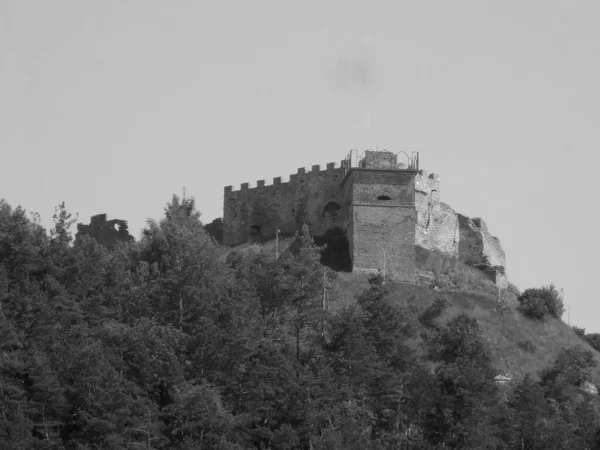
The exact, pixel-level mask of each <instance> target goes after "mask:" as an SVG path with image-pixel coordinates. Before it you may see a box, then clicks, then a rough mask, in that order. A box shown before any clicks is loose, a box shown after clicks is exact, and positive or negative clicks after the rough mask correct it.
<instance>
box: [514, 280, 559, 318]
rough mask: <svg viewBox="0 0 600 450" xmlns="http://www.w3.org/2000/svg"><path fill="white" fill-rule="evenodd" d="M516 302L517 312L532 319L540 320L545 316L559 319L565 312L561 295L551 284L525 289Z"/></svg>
mask: <svg viewBox="0 0 600 450" xmlns="http://www.w3.org/2000/svg"><path fill="white" fill-rule="evenodd" d="M518 300H519V306H518V308H517V309H518V311H519V312H520V313H521V314H523V315H525V316H528V317H531V318H532V319H538V320H542V319H544V318H545V317H546V316H551V317H554V318H555V319H560V318H561V317H562V315H563V313H564V312H565V307H564V304H563V299H562V294H561V293H560V292H559V291H558V290H557V289H556V288H555V287H554V285H553V284H550V285H548V286H543V287H542V288H531V289H527V290H525V292H523V294H521V295H520V296H519V297H518Z"/></svg>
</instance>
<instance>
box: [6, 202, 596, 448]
mask: <svg viewBox="0 0 600 450" xmlns="http://www.w3.org/2000/svg"><path fill="white" fill-rule="evenodd" d="M199 216H200V214H199V212H198V211H197V210H196V208H195V202H194V200H193V199H190V198H184V199H179V198H178V197H176V196H174V197H173V199H172V201H171V202H170V203H168V204H167V206H166V208H165V212H164V217H163V218H161V219H160V220H150V221H148V226H147V228H146V229H145V230H144V232H143V235H142V238H141V239H140V241H139V242H132V241H130V240H123V241H118V242H107V241H106V240H103V239H102V236H100V239H99V238H98V236H94V234H93V233H91V234H83V235H80V236H78V237H77V239H73V235H72V234H71V232H70V231H69V228H70V226H71V225H72V224H73V222H74V220H73V219H72V217H71V215H70V214H69V213H68V212H67V211H66V209H65V207H64V204H61V205H59V207H58V208H57V210H56V214H55V216H54V227H53V228H52V229H51V230H50V232H49V233H48V232H47V231H46V230H45V229H43V228H42V227H41V225H40V224H39V222H38V221H36V220H35V218H36V216H34V218H33V220H30V219H29V218H28V216H27V214H26V212H25V210H23V209H22V208H20V207H17V208H14V209H13V208H12V207H11V206H10V205H9V204H8V203H6V202H4V201H0V448H2V449H15V450H20V449H28V448H52V449H65V450H66V449H81V450H86V449H87V450H92V449H115V450H116V449H133V448H149V449H180V450H191V449H196V448H211V449H222V450H242V449H288V450H292V449H306V450H308V449H314V450H317V449H318V450H330V449H331V450H334V449H340V450H341V449H356V450H358V449H372V450H379V449H382V450H383V449H400V448H401V449H405V448H406V449H413V450H414V449H423V450H426V449H432V450H433V449H441V448H454V449H475V448H477V449H482V448H486V449H498V450H506V449H515V450H516V449H521V450H522V449H524V448H525V449H545V448H556V449H563V448H569V449H591V448H599V446H600V398H599V397H598V395H595V394H594V389H593V388H594V386H592V385H591V384H590V382H596V383H597V382H598V372H597V367H598V354H597V353H596V352H595V351H592V350H590V348H589V347H588V346H587V344H585V343H584V342H583V341H582V340H580V339H579V338H578V337H577V335H576V334H575V333H574V332H573V331H572V330H571V329H570V328H569V327H568V326H566V325H565V324H564V323H562V322H561V321H560V320H556V319H547V320H545V321H543V322H541V321H532V320H530V319H526V318H524V317H522V316H520V315H519V313H518V311H517V310H516V308H515V307H516V302H517V296H518V290H517V289H516V288H515V287H514V286H513V287H510V288H509V289H506V291H501V292H498V291H497V288H496V287H495V286H494V285H493V284H492V283H491V282H490V280H489V279H487V278H486V277H485V276H484V275H483V273H481V272H478V271H477V270H475V269H473V268H471V267H467V266H464V265H462V264H461V263H460V262H458V261H456V260H454V259H452V258H448V257H446V256H444V255H443V254H438V253H431V252H427V251H424V250H423V249H417V259H418V261H419V277H418V283H417V284H403V283H398V282H395V281H393V280H390V279H387V280H386V279H385V277H384V276H383V274H371V276H367V275H364V274H358V273H349V272H343V271H340V272H335V271H334V270H332V269H331V268H329V267H327V266H324V265H323V264H322V262H326V263H328V264H330V265H333V266H335V267H338V268H340V267H345V265H344V264H339V261H336V258H345V256H344V255H343V253H344V251H343V247H342V246H340V247H338V248H337V249H336V251H329V252H327V253H325V252H322V251H321V250H322V249H321V248H320V247H319V246H318V245H316V244H315V242H314V240H313V239H312V238H311V236H310V233H309V229H308V227H307V226H305V227H303V229H302V233H301V234H299V235H297V236H295V237H294V238H291V239H289V238H282V240H281V242H280V243H279V252H276V251H275V250H276V247H275V246H274V243H273V242H267V243H265V244H263V245H260V244H251V245H242V246H239V247H235V248H225V247H222V246H220V245H219V244H218V243H217V242H216V241H215V240H214V239H213V238H211V237H210V236H209V235H208V234H207V233H206V231H205V229H204V228H203V226H202V223H201V222H200V220H199ZM277 253H278V256H279V257H278V258H276V254H277ZM526 292H528V291H526ZM534 300H535V298H534ZM532 304H533V303H532ZM555 310H556V309H555ZM577 332H578V334H582V330H577ZM596 337H597V336H591V335H590V336H586V339H587V340H589V341H590V342H592V343H595V341H594V340H593V339H596ZM594 345H595V344H594ZM502 373H510V374H511V375H512V376H513V379H512V382H508V383H502V384H501V383H500V382H499V379H498V376H499V374H502Z"/></svg>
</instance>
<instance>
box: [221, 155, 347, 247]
mask: <svg viewBox="0 0 600 450" xmlns="http://www.w3.org/2000/svg"><path fill="white" fill-rule="evenodd" d="M341 176H342V169H341V168H339V167H337V168H336V167H335V165H334V163H329V164H327V168H326V169H325V170H321V169H320V166H313V167H312V170H311V171H306V170H305V169H304V168H300V169H298V173H296V174H293V175H290V179H289V181H288V182H282V181H281V177H278V178H274V179H273V184H271V185H267V184H266V183H265V181H264V180H259V181H257V185H256V187H253V188H251V187H250V186H249V183H243V184H242V185H241V189H240V190H238V191H234V190H233V188H232V187H231V186H227V187H226V188H225V196H224V208H223V222H224V226H223V243H224V244H225V245H236V244H240V243H243V242H246V241H248V240H252V239H257V240H261V239H270V238H273V237H274V236H275V230H276V229H277V228H279V229H280V230H281V233H282V234H284V235H285V234H293V233H295V232H296V231H298V230H299V229H300V228H301V227H302V224H304V223H309V224H310V226H311V232H312V233H313V235H323V234H324V233H325V232H326V231H327V230H328V229H330V228H333V227H342V228H343V227H344V225H345V220H346V217H347V214H348V211H347V210H346V209H344V208H343V205H344V200H345V199H344V198H343V193H342V189H341V188H340V183H341Z"/></svg>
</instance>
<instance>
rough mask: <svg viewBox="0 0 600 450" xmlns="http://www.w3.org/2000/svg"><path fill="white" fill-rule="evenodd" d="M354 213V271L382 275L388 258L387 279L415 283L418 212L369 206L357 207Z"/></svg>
mask: <svg viewBox="0 0 600 450" xmlns="http://www.w3.org/2000/svg"><path fill="white" fill-rule="evenodd" d="M352 209H353V215H352V217H353V230H352V239H351V240H352V242H353V246H352V263H353V267H354V270H358V271H376V270H377V269H379V270H382V271H383V269H384V257H385V266H386V267H385V269H386V276H388V277H390V278H394V279H397V280H399V281H404V282H409V283H414V282H415V280H416V262H415V226H416V220H417V213H416V211H415V209H414V208H406V207H398V206H396V207H394V206H392V207H385V206H369V205H354V206H353V208H352ZM384 252H385V253H384Z"/></svg>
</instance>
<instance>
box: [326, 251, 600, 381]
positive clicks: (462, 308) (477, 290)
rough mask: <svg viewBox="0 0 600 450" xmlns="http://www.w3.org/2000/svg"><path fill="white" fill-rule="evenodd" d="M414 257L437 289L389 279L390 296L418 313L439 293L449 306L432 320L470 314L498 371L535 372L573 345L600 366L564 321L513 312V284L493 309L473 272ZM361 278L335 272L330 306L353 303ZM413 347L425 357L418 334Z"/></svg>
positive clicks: (421, 254)
mask: <svg viewBox="0 0 600 450" xmlns="http://www.w3.org/2000/svg"><path fill="white" fill-rule="evenodd" d="M417 260H418V266H419V269H421V270H430V271H433V272H434V273H435V277H436V280H438V281H439V283H437V284H438V290H435V289H433V288H432V287H427V286H414V285H408V284H401V283H396V282H393V281H390V282H389V286H390V288H391V297H392V300H393V301H395V302H398V304H400V305H402V306H405V307H407V308H409V309H410V310H411V311H413V312H414V313H415V314H416V315H417V316H419V315H420V314H422V313H423V312H424V311H425V310H426V309H427V308H428V307H429V306H430V305H432V303H433V301H434V300H435V298H436V296H439V295H440V294H442V295H445V296H446V298H448V299H449V300H451V306H450V307H449V308H447V309H445V310H444V312H443V313H442V315H441V316H440V317H439V318H438V319H436V320H437V322H438V323H440V324H441V323H444V322H445V321H447V320H448V319H449V318H450V317H452V316H454V315H456V314H458V313H460V312H466V313H467V314H468V315H469V316H471V317H474V318H476V319H477V320H478V321H479V323H480V325H481V327H482V329H483V332H484V336H485V338H486V340H487V342H488V344H489V348H490V351H491V353H492V356H493V358H494V362H495V366H496V367H497V368H498V369H500V370H503V371H505V372H507V373H510V374H512V375H513V376H514V377H516V378H517V379H520V378H522V377H523V376H524V375H525V374H526V373H532V374H537V373H538V371H539V370H541V369H543V368H545V367H547V366H548V365H549V364H550V363H551V362H552V360H553V359H554V357H555V355H556V353H557V351H558V350H559V349H560V348H561V347H572V346H575V345H581V346H583V347H584V348H586V349H589V350H591V351H592V352H593V353H594V356H595V358H596V360H597V361H598V363H599V366H600V354H599V353H598V352H596V351H595V350H593V349H592V348H591V347H590V346H589V345H588V344H587V343H585V342H584V341H583V340H581V339H580V338H579V337H578V336H577V335H576V334H575V333H574V332H573V330H572V329H571V327H569V326H568V325H567V324H566V323H564V322H562V321H559V320H555V319H548V320H546V321H544V322H540V321H535V320H530V319H527V318H525V317H523V316H521V315H520V314H519V313H518V312H517V311H516V306H517V295H518V291H517V289H516V288H515V287H514V286H510V287H509V289H507V290H506V291H504V292H501V302H500V307H498V304H497V300H498V290H497V288H496V287H495V286H494V285H493V284H492V283H491V282H489V281H488V280H487V279H486V278H485V276H484V275H483V274H482V273H481V272H479V271H478V270H476V269H473V268H472V267H469V266H466V265H465V264H463V263H461V262H460V261H457V260H455V259H453V258H450V257H448V256H446V255H443V254H440V253H435V252H428V251H426V250H423V249H418V251H417ZM367 279H368V276H367V275H365V274H358V273H352V274H350V273H340V274H339V282H338V289H337V292H336V295H335V297H336V299H335V301H333V302H332V304H334V307H336V308H337V307H341V305H342V304H343V303H348V302H351V301H353V300H352V299H353V297H354V294H355V293H360V292H362V291H363V290H364V289H365V288H366V287H367V286H368V282H367ZM449 279H450V280H452V282H451V283H449V282H448V280H449ZM522 341H530V342H531V343H533V345H534V346H535V347H536V351H535V352H534V353H530V352H527V351H525V350H523V349H522V348H520V347H519V342H522ZM415 345H416V347H417V348H418V349H419V350H420V352H421V353H422V354H423V357H425V343H424V342H423V341H422V339H420V338H419V339H418V340H417V342H415ZM593 381H594V383H595V384H600V367H599V368H597V369H596V370H595V372H594V375H593Z"/></svg>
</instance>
